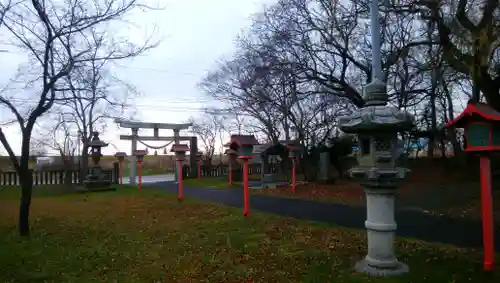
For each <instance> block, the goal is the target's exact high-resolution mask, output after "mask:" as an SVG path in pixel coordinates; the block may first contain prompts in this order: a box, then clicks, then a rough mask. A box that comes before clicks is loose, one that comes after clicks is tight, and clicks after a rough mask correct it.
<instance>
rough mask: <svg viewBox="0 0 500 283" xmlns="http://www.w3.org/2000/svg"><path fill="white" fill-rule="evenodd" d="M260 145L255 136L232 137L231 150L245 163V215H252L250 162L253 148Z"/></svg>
mask: <svg viewBox="0 0 500 283" xmlns="http://www.w3.org/2000/svg"><path fill="white" fill-rule="evenodd" d="M257 144H259V143H258V142H257V140H256V139H255V137H254V136H253V135H231V141H230V143H229V148H230V149H233V150H235V149H236V150H235V151H236V152H237V153H238V158H239V159H241V160H242V161H243V215H245V216H248V215H249V214H250V189H249V186H248V161H249V160H250V159H252V158H253V156H252V152H253V146H254V145H257Z"/></svg>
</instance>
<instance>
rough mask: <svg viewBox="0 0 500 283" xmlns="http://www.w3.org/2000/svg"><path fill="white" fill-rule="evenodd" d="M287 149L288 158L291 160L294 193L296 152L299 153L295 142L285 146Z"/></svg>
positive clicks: (293, 190)
mask: <svg viewBox="0 0 500 283" xmlns="http://www.w3.org/2000/svg"><path fill="white" fill-rule="evenodd" d="M287 149H288V158H290V159H291V160H292V192H294V193H295V184H296V182H295V177H296V172H295V167H296V165H297V163H296V162H297V152H298V151H299V146H298V144H297V143H296V142H291V143H289V144H287Z"/></svg>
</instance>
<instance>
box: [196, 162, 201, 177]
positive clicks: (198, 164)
mask: <svg viewBox="0 0 500 283" xmlns="http://www.w3.org/2000/svg"><path fill="white" fill-rule="evenodd" d="M196 166H198V180H200V179H201V160H196Z"/></svg>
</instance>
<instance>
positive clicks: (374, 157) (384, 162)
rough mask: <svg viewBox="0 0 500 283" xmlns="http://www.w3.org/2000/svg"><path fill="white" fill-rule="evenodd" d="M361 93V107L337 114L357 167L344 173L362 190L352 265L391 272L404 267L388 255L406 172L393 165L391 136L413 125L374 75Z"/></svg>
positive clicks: (394, 140) (395, 157)
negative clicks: (361, 245)
mask: <svg viewBox="0 0 500 283" xmlns="http://www.w3.org/2000/svg"><path fill="white" fill-rule="evenodd" d="M364 91H365V94H364V100H365V105H364V107H363V108H361V109H359V110H358V111H356V112H354V113H353V114H352V115H351V116H345V117H341V118H339V127H340V129H341V130H342V131H344V132H345V133H355V134H357V136H358V141H359V147H360V149H359V151H358V153H357V159H358V164H359V165H358V166H357V167H354V168H352V169H351V170H350V171H349V172H350V175H351V177H352V178H353V179H355V180H358V181H359V182H360V183H361V185H363V187H364V188H365V193H366V210H367V220H366V222H365V227H366V229H367V238H368V255H367V256H366V257H365V259H364V260H362V261H359V262H358V263H357V264H356V267H355V268H356V270H357V271H359V272H364V273H368V274H371V275H378V276H384V275H397V274H401V273H405V272H408V266H407V265H406V264H404V263H401V262H399V261H398V260H397V258H396V256H395V254H394V237H395V232H396V228H397V224H396V222H395V217H394V213H395V211H394V201H395V196H396V191H397V184H398V183H399V182H400V181H402V180H404V179H405V178H406V177H407V173H408V170H407V169H406V168H402V167H399V166H398V165H399V164H397V160H398V157H399V156H398V155H399V154H400V153H399V150H398V137H397V134H398V132H401V131H406V130H409V129H411V128H412V127H413V117H412V116H411V115H410V114H408V113H406V112H402V111H400V110H399V109H397V108H395V107H391V106H387V101H388V96H387V90H386V85H385V84H384V83H383V82H381V81H379V80H378V79H377V78H376V77H375V78H374V79H372V82H371V83H370V84H368V85H366V86H365V89H364Z"/></svg>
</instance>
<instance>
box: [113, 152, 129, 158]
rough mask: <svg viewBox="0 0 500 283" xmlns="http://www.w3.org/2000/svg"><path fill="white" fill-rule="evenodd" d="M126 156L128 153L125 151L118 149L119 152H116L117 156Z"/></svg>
mask: <svg viewBox="0 0 500 283" xmlns="http://www.w3.org/2000/svg"><path fill="white" fill-rule="evenodd" d="M125 156H127V153H125V152H123V151H118V152H117V153H115V157H125Z"/></svg>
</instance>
